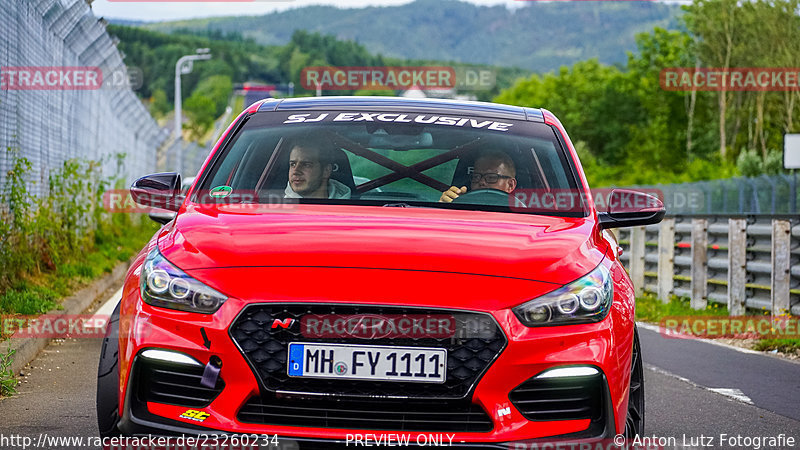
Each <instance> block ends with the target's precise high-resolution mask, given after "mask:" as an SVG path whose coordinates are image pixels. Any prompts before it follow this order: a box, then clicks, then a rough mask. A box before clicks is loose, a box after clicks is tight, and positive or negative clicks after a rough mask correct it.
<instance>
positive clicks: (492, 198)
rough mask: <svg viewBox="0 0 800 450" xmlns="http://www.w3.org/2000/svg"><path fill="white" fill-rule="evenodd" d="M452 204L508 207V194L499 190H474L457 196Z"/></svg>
mask: <svg viewBox="0 0 800 450" xmlns="http://www.w3.org/2000/svg"><path fill="white" fill-rule="evenodd" d="M453 203H470V204H476V205H494V206H510V203H509V194H508V192H506V191H501V190H499V189H476V190H474V191H469V192H467V193H466V194H461V195H459V196H458V197H457V198H456V199H454V200H453Z"/></svg>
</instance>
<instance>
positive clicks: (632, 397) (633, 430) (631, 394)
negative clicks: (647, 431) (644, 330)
mask: <svg viewBox="0 0 800 450" xmlns="http://www.w3.org/2000/svg"><path fill="white" fill-rule="evenodd" d="M632 353H633V354H632V355H631V380H630V384H629V385H628V415H627V417H626V419H625V438H626V439H633V438H634V437H636V436H642V435H643V434H644V366H643V363H642V349H641V346H640V345H639V330H638V329H637V328H636V326H634V327H633V351H632Z"/></svg>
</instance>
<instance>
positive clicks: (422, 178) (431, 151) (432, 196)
mask: <svg viewBox="0 0 800 450" xmlns="http://www.w3.org/2000/svg"><path fill="white" fill-rule="evenodd" d="M202 177H203V178H202V182H201V184H200V187H199V189H198V190H197V191H196V192H195V195H194V196H193V200H194V201H195V202H199V203H219V202H223V203H230V202H258V203H283V202H301V203H327V204H357V205H359V204H360V205H373V206H422V207H442V208H453V209H472V210H488V211H503V212H514V213H537V214H549V215H558V216H572V217H575V216H584V215H585V214H586V213H587V208H586V207H585V202H584V201H582V200H583V197H582V196H581V195H580V190H579V189H578V186H579V185H580V184H579V183H578V182H577V181H576V176H575V169H574V166H573V165H572V162H571V160H570V158H568V157H567V154H566V153H565V151H564V149H563V147H562V145H561V144H560V143H559V141H558V139H557V137H556V135H555V132H554V131H553V129H552V128H551V127H550V126H548V125H545V124H542V123H535V122H528V121H517V120H509V119H494V118H486V117H471V116H457V115H439V114H435V113H429V112H425V113H413V112H403V113H396V112H393V113H387V112H383V113H381V112H374V113H373V112H343V111H328V112H317V111H314V112H312V113H297V112H285V113H281V112H272V113H258V114H255V115H253V116H252V117H251V118H250V119H248V121H247V122H246V123H245V124H244V125H243V126H242V127H241V128H240V130H239V131H238V132H237V133H236V134H235V135H234V136H233V138H232V139H231V140H230V141H229V142H228V143H227V144H226V146H225V147H224V148H223V149H222V151H221V152H220V153H219V156H217V157H216V158H214V160H213V161H212V164H210V165H209V167H208V168H207V169H206V171H205V173H204V174H203V175H202ZM451 187H453V188H452V189H451ZM448 190H451V192H452V191H454V194H453V195H450V196H449V197H448V196H447V195H443V193H444V192H445V191H448ZM573 193H574V194H575V195H572V194H573Z"/></svg>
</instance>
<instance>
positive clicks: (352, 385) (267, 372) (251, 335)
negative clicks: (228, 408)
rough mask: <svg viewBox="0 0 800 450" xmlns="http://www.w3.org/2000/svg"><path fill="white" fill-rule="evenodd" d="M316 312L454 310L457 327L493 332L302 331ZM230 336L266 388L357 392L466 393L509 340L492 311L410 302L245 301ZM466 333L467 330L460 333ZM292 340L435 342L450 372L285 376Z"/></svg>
mask: <svg viewBox="0 0 800 450" xmlns="http://www.w3.org/2000/svg"><path fill="white" fill-rule="evenodd" d="M305 314H313V315H326V314H338V315H360V314H363V315H409V316H419V315H420V314H431V315H441V314H453V317H454V318H455V322H456V329H460V328H459V327H467V326H468V324H467V322H470V321H472V323H474V321H480V322H482V323H483V324H484V325H485V326H487V327H489V328H490V329H489V330H488V331H490V333H483V334H481V335H480V336H478V337H474V336H476V335H470V336H473V337H446V338H434V337H421V338H409V337H403V338H398V337H384V338H371V339H368V340H367V339H359V338H352V337H336V338H319V337H314V338H307V337H305V336H303V334H302V333H301V329H300V326H299V325H298V324H299V322H300V320H301V319H302V317H303V316H304V315H305ZM290 318H291V319H295V321H296V322H295V325H293V326H290V327H288V328H281V327H277V328H271V326H272V323H273V321H274V320H275V319H278V320H282V321H283V320H286V319H290ZM229 332H230V336H231V338H232V339H233V340H234V342H235V343H236V344H237V345H238V347H239V349H240V350H241V352H242V353H243V355H244V357H245V359H246V360H247V362H248V363H249V364H250V367H251V368H252V369H253V371H254V373H255V374H256V376H257V378H258V379H259V380H260V382H261V384H262V387H263V388H265V389H266V390H267V391H270V392H276V391H289V392H310V393H321V394H331V395H340V396H353V397H372V396H378V397H386V396H397V397H411V398H450V399H454V398H465V397H466V396H467V395H469V394H470V392H471V389H472V387H473V386H474V385H475V384H476V383H477V381H478V379H479V378H480V377H481V375H483V373H484V372H485V371H486V369H487V368H488V367H489V365H490V364H491V363H492V362H493V361H494V360H495V359H496V358H497V356H498V355H499V354H500V352H501V351H502V350H503V348H504V347H505V345H506V337H505V335H504V334H503V332H502V331H501V329H500V327H499V326H498V325H497V322H496V321H495V320H494V319H493V318H491V316H489V315H488V314H482V313H474V312H464V311H450V310H435V309H419V308H410V307H394V306H373V305H331V304H254V305H249V306H247V307H246V308H245V309H244V310H243V311H242V313H241V314H240V315H239V317H238V318H237V319H236V320H235V321H234V323H233V324H232V325H231V327H230V331H229ZM462 336H463V335H462ZM290 342H324V343H340V344H360V345H393V346H405V347H432V348H444V349H446V350H447V376H446V379H445V382H444V383H441V384H432V383H408V382H397V381H392V382H387V381H364V380H342V379H307V378H296V377H289V376H288V375H287V370H286V369H287V356H288V344H289V343H290Z"/></svg>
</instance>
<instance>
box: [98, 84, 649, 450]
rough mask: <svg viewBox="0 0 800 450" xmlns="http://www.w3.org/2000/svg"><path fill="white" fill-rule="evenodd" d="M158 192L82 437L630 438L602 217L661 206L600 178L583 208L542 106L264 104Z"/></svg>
mask: <svg viewBox="0 0 800 450" xmlns="http://www.w3.org/2000/svg"><path fill="white" fill-rule="evenodd" d="M180 186H181V178H180V175H179V174H175V173H166V174H155V175H150V176H147V177H144V178H141V179H139V180H138V181H136V182H135V183H134V185H133V186H132V189H131V192H132V195H133V197H134V199H135V200H136V201H137V202H139V203H141V204H143V205H148V206H155V207H164V208H167V209H171V210H173V211H176V212H177V214H176V216H175V218H174V219H172V220H170V221H169V222H167V223H166V224H165V225H164V226H163V227H162V228H161V230H160V231H159V232H158V233H157V234H156V235H155V236H154V237H153V238H152V240H151V241H150V242H149V243H148V244H147V246H146V247H145V248H144V249H143V250H142V252H141V253H140V254H139V255H138V257H137V258H136V260H135V262H134V264H133V266H132V267H131V269H130V271H129V272H128V275H127V278H126V281H125V285H124V289H123V296H122V300H121V302H120V305H119V307H118V308H117V310H116V311H115V313H114V317H113V318H112V322H111V324H112V326H111V327H109V330H108V335H107V337H106V340H105V341H104V345H103V350H102V354H101V358H100V368H99V373H98V392H97V416H98V422H99V428H100V433H101V435H102V436H111V435H116V434H120V433H122V434H126V435H131V434H141V433H145V434H146V433H153V434H161V435H164V434H193V435H201V434H206V435H210V434H219V435H224V436H226V439H227V437H229V436H230V435H240V437H241V438H242V439H244V437H247V438H248V440H249V439H250V437H253V438H255V436H258V437H260V438H261V439H264V440H267V441H266V442H264V443H266V444H269V443H270V442H269V441H271V442H272V443H274V442H275V441H278V442H281V443H282V444H281V445H282V446H283V447H284V448H298V447H299V448H332V447H333V446H336V445H342V444H347V445H358V444H359V442H360V443H361V445H366V444H371V445H378V444H381V443H384V444H387V443H388V444H393V445H397V444H398V443H402V444H406V443H408V444H409V445H411V444H420V445H424V444H428V445H430V444H431V443H433V442H443V443H445V444H448V445H452V446H469V447H488V448H506V449H507V448H514V447H510V445H511V444H512V443H517V442H539V441H541V440H547V441H551V440H562V439H564V440H573V441H591V440H596V439H604V438H609V437H613V436H615V435H617V434H623V435H626V436H628V437H632V436H633V435H635V434H637V433H640V432H641V431H642V426H643V422H644V415H643V413H644V390H643V388H644V384H643V381H644V380H643V374H642V358H641V355H640V352H639V343H638V338H637V334H636V327H635V322H634V290H633V287H632V285H631V281H630V278H629V277H628V275H627V273H626V272H625V269H624V268H623V267H622V265H621V264H620V262H619V260H618V250H617V248H618V247H617V244H616V241H615V240H613V237H612V235H611V234H610V233H609V232H607V231H605V230H606V229H608V228H612V227H620V226H632V225H643V224H648V223H656V222H658V221H660V220H661V218H662V217H663V216H664V207H663V205H662V204H661V202H660V201H659V200H658V199H655V198H653V197H650V196H647V195H645V194H641V193H637V192H632V191H621V190H618V191H614V192H613V193H612V194H611V196H610V198H611V199H610V201H609V202H608V205H609V207H608V211H603V212H598V211H597V209H596V207H595V204H594V203H593V200H592V196H591V193H590V191H589V186H588V185H587V182H586V177H585V176H584V174H583V170H582V168H581V165H580V162H579V160H578V156H577V154H576V152H575V149H574V148H573V146H572V143H571V142H570V140H569V137H568V136H567V134H566V132H565V131H564V129H563V127H562V126H561V124H560V123H559V121H558V120H557V119H556V118H555V117H554V116H553V114H551V113H550V112H548V111H546V110H543V109H533V108H521V107H512V106H506V105H498V104H489V103H474V102H454V101H445V100H416V99H415V100H411V99H399V98H380V97H343V98H336V97H322V98H303V99H287V100H276V99H270V100H264V101H261V102H259V103H256V104H254V105H252V106H250V107H249V108H248V109H247V110H246V111H245V112H243V113H242V114H241V115H240V116H239V117H238V118H237V119H236V120H235V121H234V123H233V124H232V125H231V126H230V127H229V128H228V130H227V131H226V132H225V134H224V136H223V137H222V138H221V139H220V141H219V143H218V144H217V146H216V148H215V149H214V151H213V152H212V153H211V155H210V156H209V157H208V159H207V161H206V162H205V164H204V166H203V168H202V169H201V170H200V172H199V174H198V176H197V179H196V181H195V183H194V185H193V186H192V188H191V189H190V190H189V192H188V193H187V194H186V195H183V194H182V193H181V191H180ZM275 435H277V437H275ZM359 439H360V441H359ZM381 439H383V440H382V441H381ZM370 440H373V441H374V442H370ZM241 442H244V440H242V441H241ZM523 448H524V447H523Z"/></svg>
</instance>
